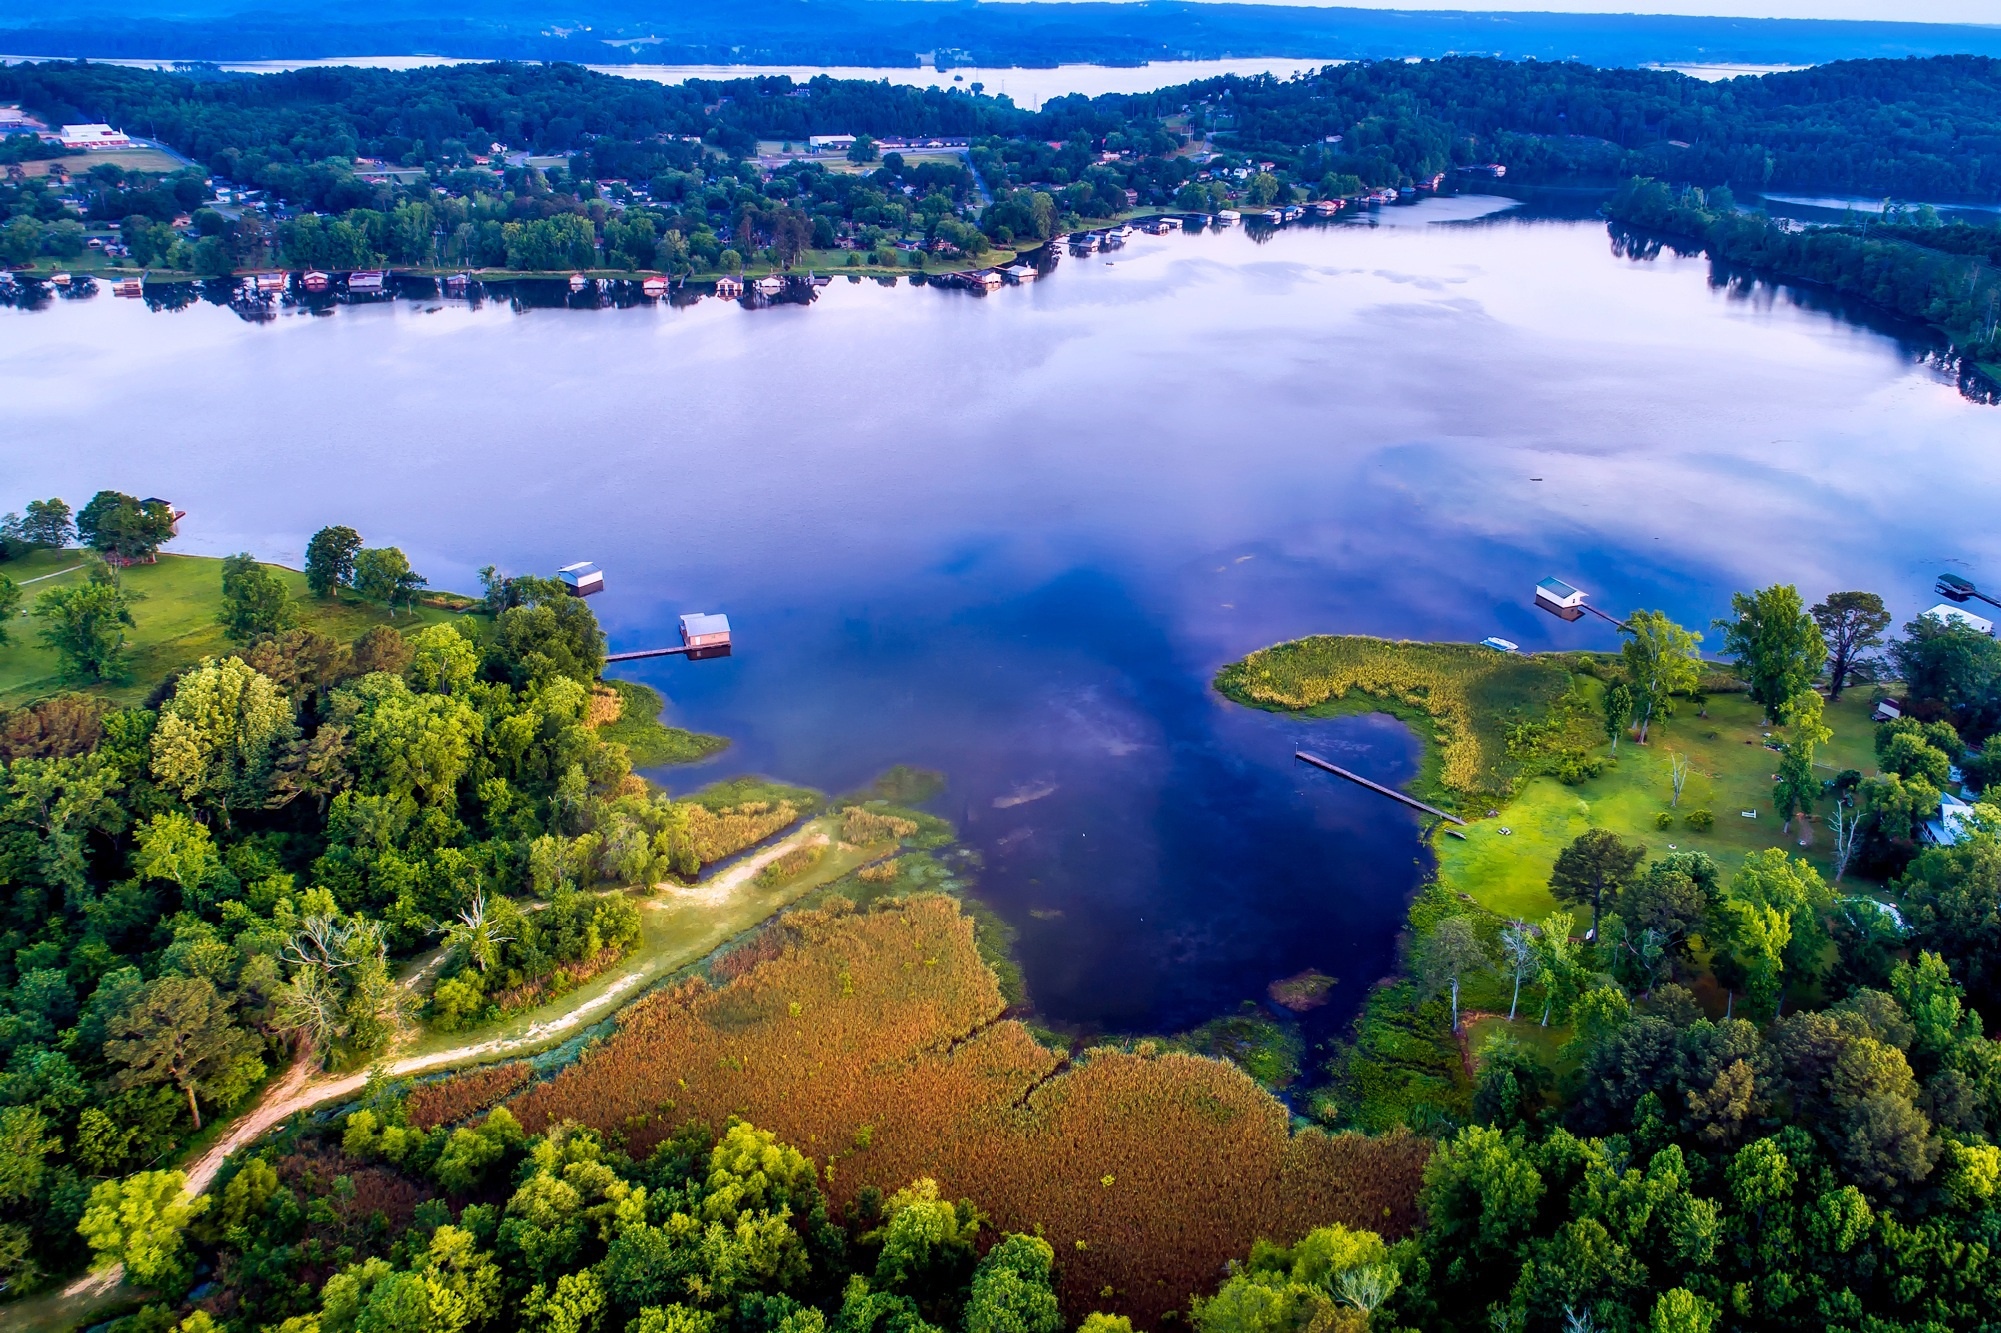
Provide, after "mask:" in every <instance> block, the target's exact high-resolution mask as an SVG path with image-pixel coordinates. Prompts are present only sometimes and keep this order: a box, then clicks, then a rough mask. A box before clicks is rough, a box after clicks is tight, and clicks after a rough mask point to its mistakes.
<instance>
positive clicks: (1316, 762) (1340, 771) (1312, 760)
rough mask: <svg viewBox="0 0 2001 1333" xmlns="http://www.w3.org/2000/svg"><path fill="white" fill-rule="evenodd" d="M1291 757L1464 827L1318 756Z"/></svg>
mask: <svg viewBox="0 0 2001 1333" xmlns="http://www.w3.org/2000/svg"><path fill="white" fill-rule="evenodd" d="M1292 757H1293V758H1294V759H1298V760H1302V761H1304V762H1306V763H1309V764H1311V765H1313V766H1314V767H1315V768H1321V769H1325V770H1326V771H1327V772H1329V773H1332V774H1333V775H1334V776H1335V777H1337V778H1346V779H1348V781H1350V782H1353V783H1356V784H1358V785H1360V786H1363V787H1367V788H1368V789H1369V790H1370V791H1372V792H1375V793H1376V794H1377V795H1379V796H1387V797H1389V798H1390V799H1391V800H1392V801H1401V802H1403V803H1404V804H1405V805H1407V806H1409V807H1411V809H1413V810H1422V811H1424V813H1426V814H1427V815H1437V816H1438V817H1439V818H1440V819H1447V820H1450V821H1452V822H1453V823H1454V824H1457V825H1459V826H1460V827H1461V828H1464V827H1465V826H1466V821H1465V820H1463V819H1461V818H1460V817H1459V816H1458V815H1449V814H1447V813H1445V811H1443V810H1440V809H1439V808H1438V807H1437V806H1435V805H1426V804H1425V803H1424V802H1423V801H1420V800H1418V799H1417V798H1416V797H1414V796H1406V795H1404V794H1403V793H1402V792H1400V791H1398V790H1397V789H1396V788H1394V787H1385V786H1384V785H1383V784H1382V783H1380V782H1371V781H1369V780H1368V779H1367V778H1365V777H1363V776H1362V775H1361V774H1360V773H1350V772H1349V771H1348V770H1347V769H1345V768H1343V767H1341V765H1339V764H1335V763H1329V762H1328V761H1327V760H1325V759H1322V758H1321V757H1320V756H1319V755H1317V754H1313V753H1311V752H1310V751H1307V750H1297V751H1294V753H1293V756H1292Z"/></svg>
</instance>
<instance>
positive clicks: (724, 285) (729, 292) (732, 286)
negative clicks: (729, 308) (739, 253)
mask: <svg viewBox="0 0 2001 1333" xmlns="http://www.w3.org/2000/svg"><path fill="white" fill-rule="evenodd" d="M716 295H717V296H720V297H722V298H723V299H724V300H725V301H734V300H736V299H737V298H738V297H740V296H742V295H743V279H742V278H735V277H731V276H730V275H729V274H727V273H725V274H724V275H723V276H722V277H720V278H717V279H716Z"/></svg>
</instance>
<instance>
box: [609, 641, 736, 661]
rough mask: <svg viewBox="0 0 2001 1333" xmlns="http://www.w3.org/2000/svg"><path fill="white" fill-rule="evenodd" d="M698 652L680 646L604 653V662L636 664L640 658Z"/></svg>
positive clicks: (717, 645) (713, 645) (697, 650)
mask: <svg viewBox="0 0 2001 1333" xmlns="http://www.w3.org/2000/svg"><path fill="white" fill-rule="evenodd" d="M721 646H722V645H721V644H710V645H709V647H712V648H720V647H721ZM700 651H702V650H701V649H700V648H692V647H690V646H688V645H687V644H681V645H680V646H678V647H674V648H638V649H635V650H633V651H632V652H629V653H606V654H605V655H604V660H605V661H607V662H636V661H638V660H639V659H640V658H642V657H672V656H674V655H675V654H676V653H698V652H700Z"/></svg>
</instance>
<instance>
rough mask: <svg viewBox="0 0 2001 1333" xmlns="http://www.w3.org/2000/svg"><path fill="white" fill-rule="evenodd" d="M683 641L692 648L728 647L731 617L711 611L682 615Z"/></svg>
mask: <svg viewBox="0 0 2001 1333" xmlns="http://www.w3.org/2000/svg"><path fill="white" fill-rule="evenodd" d="M681 642H682V643H683V644H685V645H686V646H688V647H690V648H727V647H729V644H730V618H729V617H728V616H725V615H720V614H716V613H713V612H709V611H700V612H697V613H695V614H693V615H686V616H682V617H681Z"/></svg>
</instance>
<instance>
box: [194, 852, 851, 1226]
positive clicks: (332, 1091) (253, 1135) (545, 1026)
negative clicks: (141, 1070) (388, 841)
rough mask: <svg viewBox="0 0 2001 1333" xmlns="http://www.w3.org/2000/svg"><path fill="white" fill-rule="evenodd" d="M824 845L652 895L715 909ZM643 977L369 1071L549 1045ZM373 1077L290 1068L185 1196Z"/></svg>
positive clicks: (214, 1152)
mask: <svg viewBox="0 0 2001 1333" xmlns="http://www.w3.org/2000/svg"><path fill="white" fill-rule="evenodd" d="M827 841H828V837H827V834H826V833H825V832H823V831H822V830H820V829H818V828H816V827H814V826H813V825H811V824H808V825H806V826H805V827H804V828H801V829H798V830H797V831H795V832H794V833H792V834H791V835H789V836H787V837H785V838H781V839H780V840H779V841H777V842H775V843H773V844H771V845H770V846H769V847H766V848H764V849H762V850H761V851H758V852H754V853H752V854H751V855H749V856H746V857H744V858H743V859H742V860H740V861H737V862H734V863H732V864H731V865H730V866H729V868H727V869H726V870H723V871H721V872H719V873H718V874H716V875H714V876H712V877H710V878H709V879H706V880H700V881H697V882H696V883H694V884H689V885H681V884H656V885H654V890H655V892H656V893H662V894H666V895H668V896H669V897H670V898H673V899H679V900H681V901H683V902H687V901H693V902H697V903H701V904H703V905H705V906H707V905H717V904H721V903H722V902H724V901H726V900H727V899H728V898H729V896H730V894H731V893H732V892H734V891H735V890H737V889H739V888H742V887H743V886H744V885H746V884H748V883H750V881H751V880H753V879H754V878H756V876H757V873H758V871H760V870H762V869H764V867H765V866H767V865H769V864H771V863H772V862H773V861H776V860H777V859H778V858H779V857H781V856H783V855H785V854H786V853H787V852H790V851H793V850H795V849H797V848H800V847H815V846H821V845H824V844H825V843H826V842H827ZM659 905H661V903H660V902H659V901H658V900H652V901H649V902H647V903H642V904H641V907H642V909H643V908H645V907H648V906H659ZM441 961H442V956H440V957H438V958H434V959H431V960H429V961H427V962H426V963H425V964H424V965H423V966H421V967H420V968H419V969H418V970H417V971H416V972H415V973H414V974H413V975H411V976H410V977H409V978H407V979H406V980H405V982H404V984H405V985H406V986H411V985H414V984H415V983H417V982H418V981H420V980H421V979H422V978H423V977H425V976H427V975H429V974H430V973H431V972H432V971H434V970H435V969H436V967H437V965H438V963H439V962H441ZM644 979H645V969H644V960H640V959H637V958H632V959H628V960H627V967H626V971H625V974H624V975H623V976H619V977H617V978H616V979H615V980H614V981H613V982H612V983H611V984H610V985H609V986H607V987H606V988H605V989H604V990H602V991H600V992H598V993H597V994H596V995H593V996H591V997H590V998H589V999H588V1000H579V1001H578V1003H577V1004H575V1005H574V1006H572V1007H571V1008H569V1009H566V1010H564V1011H563V1012H561V1013H559V1014H556V1015H553V1016H551V1017H549V1018H546V1019H544V1020H542V1021H541V1022H539V1023H536V1024H534V1025H533V1026H531V1027H529V1028H528V1029H527V1030H525V1031H524V1032H522V1033H520V1034H519V1035H517V1036H512V1037H491V1038H488V1039H487V1040H485V1041H474V1042H468V1043H466V1044H465V1045H463V1046H454V1047H452V1048H450V1049H449V1050H443V1051H432V1052H429V1053H428V1054H425V1055H413V1056H406V1057H403V1058H401V1059H397V1058H395V1057H393V1056H392V1057H391V1058H390V1059H389V1060H387V1061H386V1062H382V1063H379V1064H377V1065H376V1066H374V1068H375V1069H379V1070H381V1071H382V1072H383V1073H384V1074H387V1075H389V1076H390V1077H399V1076H401V1075H405V1074H421V1073H425V1072H427V1071H430V1070H434V1069H441V1068H444V1067H445V1066H448V1065H455V1064H460V1063H464V1062H478V1061H481V1060H484V1059H488V1058H492V1057H495V1056H505V1055H512V1054H515V1053H517V1052H525V1051H528V1050H532V1049H536V1048H539V1047H542V1046H545V1045H547V1044H548V1042H549V1038H551V1037H553V1036H556V1035H558V1034H560V1033H563V1032H569V1031H572V1030H574V1029H577V1028H580V1027H584V1026H587V1025H588V1024H590V1023H594V1022H596V1021H597V1020H598V1018H600V1017H601V1016H602V1015H603V1014H604V1013H606V1012H608V1011H610V1010H613V1009H616V1008H618V1007H619V1005H620V1004H621V1003H623V1001H624V999H625V997H626V996H627V994H628V993H630V992H631V991H632V990H634V989H635V988H636V987H638V986H639V985H640V984H641V983H642V982H643V981H644ZM371 1072H373V1070H362V1071H361V1072H359V1073H354V1074H345V1075H341V1076H340V1077H337V1078H336V1077H329V1076H326V1075H324V1074H323V1073H321V1071H319V1070H318V1069H317V1068H316V1067H315V1066H314V1064H313V1062H312V1061H311V1060H309V1059H308V1060H302V1061H300V1062H299V1063H297V1064H295V1065H293V1066H292V1068H291V1069H290V1070H289V1071H287V1073H286V1075H285V1077H284V1078H283V1079H281V1080H279V1081H278V1082H277V1083H274V1084H272V1085H271V1086H270V1087H269V1088H267V1089H265V1091H264V1095H263V1096H262V1097H260V1098H258V1099H257V1104H256V1105H255V1106H252V1107H251V1108H250V1109H249V1110H248V1111H245V1112H244V1113H243V1114H242V1115H240V1116H238V1117H237V1118H236V1120H235V1122H234V1123H232V1124H231V1125H230V1127H229V1132H228V1133H226V1134H224V1135H223V1136H222V1137H221V1138H219V1139H217V1140H216V1141H215V1142H214V1143H213V1144H212V1145H210V1147H209V1149H208V1151H206V1152H204V1153H203V1154H202V1155H201V1156H200V1157H198V1158H196V1159H195V1161H194V1162H193V1163H191V1164H190V1165H189V1166H188V1167H187V1168H186V1170H187V1175H188V1185H187V1189H188V1193H189V1194H190V1195H197V1194H200V1193H201V1192H202V1191H204V1190H206V1189H207V1188H208V1187H209V1185H210V1184H211V1183H213V1182H214V1180H215V1177H216V1173H217V1172H218V1171H220V1170H222V1164H223V1163H224V1162H226V1161H228V1160H229V1157H230V1154H232V1153H234V1152H236V1151H237V1150H238V1149H240V1148H244V1147H247V1146H249V1145H250V1144H252V1143H254V1142H256V1141H257V1140H258V1139H260V1138H262V1137H263V1136H264V1135H265V1133H267V1132H268V1131H270V1130H271V1129H273V1128H275V1127H276V1126H278V1125H279V1124H281V1123H282V1122H284V1121H285V1120H287V1119H289V1118H290V1117H292V1116H294V1115H297V1114H298V1113H299V1112H301V1111H308V1110H311V1109H312V1108H313V1107H315V1106H318V1105H320V1104H322V1103H323V1102H329V1101H333V1100H335V1099H336V1098H340V1097H347V1096H351V1095H353V1094H354V1093H356V1092H359V1091H360V1090H361V1088H362V1086H363V1085H364V1084H366V1083H367V1082H368V1076H369V1074H370V1073H371Z"/></svg>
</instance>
